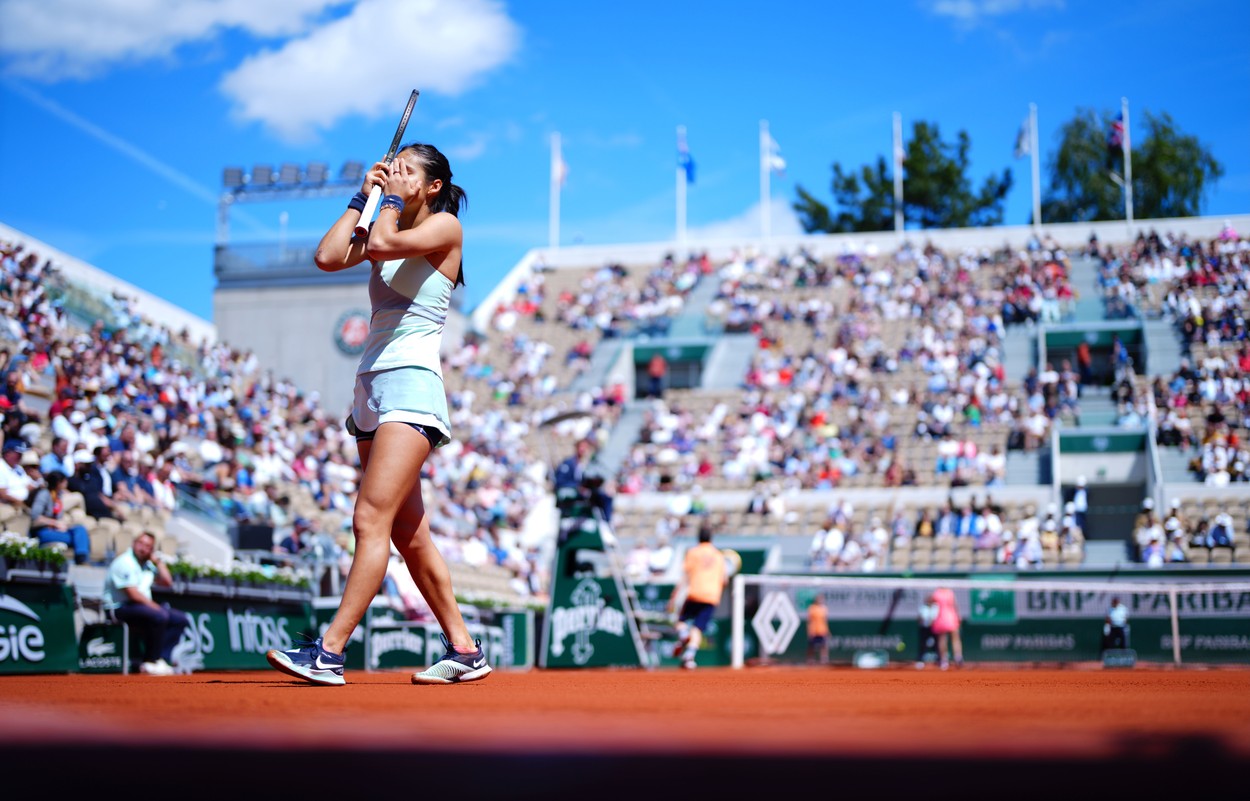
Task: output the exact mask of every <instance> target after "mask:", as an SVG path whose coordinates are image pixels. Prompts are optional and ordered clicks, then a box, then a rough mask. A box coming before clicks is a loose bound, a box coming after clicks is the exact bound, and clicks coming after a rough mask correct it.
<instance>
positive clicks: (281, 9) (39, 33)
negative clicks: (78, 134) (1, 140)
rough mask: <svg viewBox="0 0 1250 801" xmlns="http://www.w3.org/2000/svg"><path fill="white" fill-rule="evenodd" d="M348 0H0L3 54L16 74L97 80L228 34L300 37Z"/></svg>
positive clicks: (59, 78) (10, 70)
mask: <svg viewBox="0 0 1250 801" xmlns="http://www.w3.org/2000/svg"><path fill="white" fill-rule="evenodd" d="M345 1H346V0H264V2H257V0H176V1H175V2H170V0H0V56H3V58H4V60H5V62H7V63H6V65H5V70H6V72H8V73H9V74H10V75H15V76H20V77H26V78H32V79H38V80H43V81H56V80H62V79H65V78H90V77H95V76H96V75H98V74H99V73H100V72H102V71H104V70H107V69H108V68H110V67H113V66H116V65H119V64H135V63H142V62H144V61H149V60H151V59H155V58H165V57H168V56H170V55H171V54H173V53H174V51H175V50H176V49H177V48H178V47H179V46H181V45H185V44H190V43H195V42H208V41H212V40H214V39H216V38H217V37H218V36H219V35H220V34H221V33H222V32H223V31H224V30H227V29H237V30H241V31H245V32H247V33H250V34H252V35H255V36H263V37H281V36H292V35H297V34H300V33H302V32H304V31H305V30H307V29H308V27H309V25H311V24H312V23H313V22H314V21H315V20H316V19H317V18H318V17H319V16H320V15H321V13H322V12H323V11H325V10H326V9H327V8H330V7H332V6H339V5H343V4H344V2H345Z"/></svg>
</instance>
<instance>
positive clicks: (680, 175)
mask: <svg viewBox="0 0 1250 801" xmlns="http://www.w3.org/2000/svg"><path fill="white" fill-rule="evenodd" d="M684 141H686V126H684V125H678V126H677V142H678V146H679V147H680V145H681V143H682V142H684ZM687 176H688V173H687V167H686V165H684V164H682V163H681V162H680V161H679V162H678V164H677V242H678V243H679V244H684V243H685V241H686V182H687V180H688V177H687Z"/></svg>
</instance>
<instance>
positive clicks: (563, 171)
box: [551, 139, 569, 186]
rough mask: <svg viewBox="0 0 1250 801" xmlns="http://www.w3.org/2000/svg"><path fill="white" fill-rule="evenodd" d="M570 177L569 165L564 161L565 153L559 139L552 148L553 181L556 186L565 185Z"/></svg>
mask: <svg viewBox="0 0 1250 801" xmlns="http://www.w3.org/2000/svg"><path fill="white" fill-rule="evenodd" d="M568 177H569V165H568V164H566V163H565V162H564V153H563V152H562V151H561V149H560V143H559V140H558V139H557V140H556V142H555V146H554V147H553V148H552V150H551V182H552V183H553V184H555V185H556V186H564V180H565V179H566V178H568Z"/></svg>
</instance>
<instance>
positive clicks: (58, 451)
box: [39, 437, 78, 476]
mask: <svg viewBox="0 0 1250 801" xmlns="http://www.w3.org/2000/svg"><path fill="white" fill-rule="evenodd" d="M77 467H78V466H77V465H76V464H74V457H73V456H71V455H70V452H69V440H67V439H65V437H56V438H55V439H53V440H52V450H50V451H48V452H47V453H45V454H44V456H43V458H42V459H40V460H39V471H40V472H41V473H43V474H44V475H45V476H46V475H48V474H50V473H64V474H65V475H66V476H72V475H74V471H75V469H76V468H77Z"/></svg>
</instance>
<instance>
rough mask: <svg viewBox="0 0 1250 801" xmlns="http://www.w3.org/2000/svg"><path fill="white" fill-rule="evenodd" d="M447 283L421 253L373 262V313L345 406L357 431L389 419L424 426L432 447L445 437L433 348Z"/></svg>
mask: <svg viewBox="0 0 1250 801" xmlns="http://www.w3.org/2000/svg"><path fill="white" fill-rule="evenodd" d="M454 288H455V285H454V284H453V283H452V281H451V280H450V279H448V278H447V276H445V275H443V274H442V273H440V272H439V271H438V270H436V269H434V267H433V266H432V265H431V264H430V263H429V262H428V261H427V260H426V259H425V257H423V256H417V257H414V258H411V259H392V260H391V261H383V262H374V263H373V267H372V270H371V271H370V273H369V301H370V304H371V305H372V307H373V316H372V317H371V318H370V320H369V338H368V339H367V340H365V351H364V353H363V354H362V355H361V357H360V366H359V367H357V368H356V392H355V399H354V402H353V404H352V416H351V420H352V422H354V423H355V428H356V431H357V432H359V433H361V434H369V433H371V432H373V431H376V430H377V428H378V426H380V425H381V424H382V423H389V422H392V421H397V422H403V423H410V424H413V425H418V426H423V427H425V429H426V431H427V432H428V433H429V434H430V435H431V437H430V439H431V442H432V443H433V445H434V447H436V448H438V447H441V446H443V445H446V444H447V443H448V442H450V441H451V422H450V415H449V414H448V411H447V391H446V389H444V387H443V368H442V364H441V361H440V359H439V348H440V346H441V345H442V340H443V324H444V323H445V322H446V321H447V310H448V309H449V308H450V306H451V291H452V290H453V289H454ZM436 432H437V433H436Z"/></svg>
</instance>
